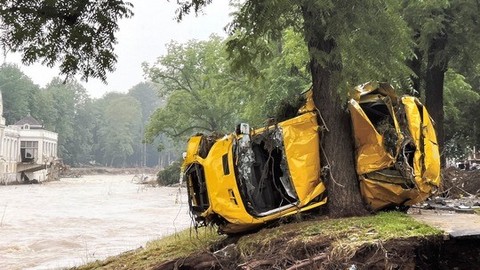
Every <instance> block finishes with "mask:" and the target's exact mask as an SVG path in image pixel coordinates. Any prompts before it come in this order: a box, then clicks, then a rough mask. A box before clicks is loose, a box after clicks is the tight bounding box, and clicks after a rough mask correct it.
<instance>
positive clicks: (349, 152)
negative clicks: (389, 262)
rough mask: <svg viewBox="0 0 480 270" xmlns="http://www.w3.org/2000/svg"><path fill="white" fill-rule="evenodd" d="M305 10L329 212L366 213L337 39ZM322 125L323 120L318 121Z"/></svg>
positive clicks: (345, 213) (336, 213)
mask: <svg viewBox="0 0 480 270" xmlns="http://www.w3.org/2000/svg"><path fill="white" fill-rule="evenodd" d="M302 9H303V16H304V24H305V25H304V27H305V33H306V34H305V36H306V41H307V42H308V48H309V52H310V55H311V62H310V71H311V74H312V81H313V96H314V101H315V105H316V106H317V108H318V109H319V111H320V114H321V115H320V118H323V120H324V121H325V124H326V128H328V131H324V132H323V134H322V137H321V150H320V152H321V161H320V162H321V166H322V168H325V166H328V170H327V173H326V174H324V179H323V180H324V181H325V184H326V186H327V191H328V204H327V207H328V212H329V215H330V216H333V217H344V216H353V215H365V214H367V213H368V212H367V211H366V208H365V205H364V203H363V201H362V197H361V195H360V189H359V184H358V179H357V174H356V171H355V163H354V146H353V139H352V136H351V127H350V117H349V115H348V113H347V112H346V110H344V109H343V106H342V105H343V102H342V99H341V98H340V95H339V93H338V91H337V89H338V83H339V80H338V78H339V75H340V73H341V69H342V68H341V65H339V64H338V63H341V58H340V55H338V54H337V55H336V56H335V47H336V43H335V40H333V39H332V38H330V39H325V37H326V35H325V33H324V32H322V26H321V24H320V22H319V21H318V20H317V18H320V17H321V16H319V14H317V13H316V12H315V11H312V9H311V8H305V7H302ZM318 52H322V53H326V54H327V55H329V57H331V58H329V59H330V60H329V61H327V62H326V63H323V62H322V63H320V62H319V61H318V60H317V59H316V58H315V57H314V56H315V55H316V54H317V53H318ZM319 123H320V124H322V121H320V122H319Z"/></svg>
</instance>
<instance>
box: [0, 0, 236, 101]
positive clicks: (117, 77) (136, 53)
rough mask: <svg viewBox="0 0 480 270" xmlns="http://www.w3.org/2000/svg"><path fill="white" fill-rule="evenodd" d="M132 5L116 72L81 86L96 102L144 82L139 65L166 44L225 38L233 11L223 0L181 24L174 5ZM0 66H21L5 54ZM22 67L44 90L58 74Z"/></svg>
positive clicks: (145, 1)
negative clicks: (212, 36) (176, 17)
mask: <svg viewBox="0 0 480 270" xmlns="http://www.w3.org/2000/svg"><path fill="white" fill-rule="evenodd" d="M130 2H132V3H133V4H134V6H135V7H134V13H135V16H134V17H133V18H130V19H125V20H122V21H121V22H120V31H119V32H118V35H117V36H118V44H117V45H116V47H115V52H116V54H117V55H118V62H117V64H116V70H115V71H114V72H113V73H110V74H108V75H107V76H108V77H107V82H108V84H107V85H105V84H103V83H102V82H101V81H100V80H97V79H89V81H88V83H85V82H82V84H83V85H84V86H85V88H86V89H87V91H88V93H89V94H90V96H91V97H94V98H98V97H101V96H102V95H104V94H105V93H107V92H110V91H116V92H126V91H128V90H129V89H130V88H131V87H132V86H134V85H136V84H137V83H139V82H142V81H144V77H143V72H142V69H141V63H143V62H149V63H153V62H154V61H155V60H156V59H157V58H158V57H159V56H161V55H163V54H165V53H166V49H165V44H167V43H169V42H170V41H171V40H176V41H179V42H186V41H188V40H191V39H197V40H205V39H208V37H209V36H210V35H211V34H213V33H216V34H218V35H221V36H226V34H225V32H224V30H223V28H224V27H225V25H226V24H227V23H228V22H229V21H230V18H229V13H230V12H231V11H232V9H231V8H230V7H229V6H228V2H229V1H226V0H217V1H213V3H212V4H211V5H210V6H208V7H207V8H206V9H205V11H204V14H205V15H199V16H198V17H195V15H193V14H191V15H189V16H187V17H186V18H185V19H184V20H183V21H182V22H180V23H177V22H176V21H175V20H174V16H175V10H176V8H177V4H176V1H169V2H167V1H165V0H130ZM0 62H14V63H18V64H20V56H19V55H15V54H8V55H7V56H6V57H2V58H1V60H0ZM20 66H21V69H22V71H23V72H24V73H25V74H26V75H27V76H29V77H30V78H31V79H32V80H33V81H34V83H36V84H38V85H40V86H42V87H43V86H45V85H46V84H47V83H48V82H50V80H51V79H52V78H53V77H55V76H57V75H58V74H59V71H58V69H57V68H53V69H50V68H47V67H44V66H41V65H40V64H35V65H31V66H22V65H20Z"/></svg>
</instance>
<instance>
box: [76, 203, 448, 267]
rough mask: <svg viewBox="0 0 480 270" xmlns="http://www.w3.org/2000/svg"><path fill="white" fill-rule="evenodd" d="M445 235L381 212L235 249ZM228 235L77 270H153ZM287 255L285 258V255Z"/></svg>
mask: <svg viewBox="0 0 480 270" xmlns="http://www.w3.org/2000/svg"><path fill="white" fill-rule="evenodd" d="M439 235H443V232H442V231H440V230H438V229H435V228H432V227H430V226H428V225H426V224H423V223H420V222H418V221H416V220H414V219H413V218H411V217H409V216H408V215H406V214H404V213H399V212H382V213H379V214H377V215H372V216H366V217H352V218H342V219H327V218H324V217H322V218H320V219H317V220H309V221H303V222H294V223H289V224H284V225H282V226H278V227H275V228H270V229H262V230H260V231H259V232H257V233H254V234H248V235H244V236H242V237H240V238H239V240H238V242H237V244H236V250H237V251H238V252H239V253H238V254H240V256H241V259H240V260H242V261H244V260H246V261H248V260H249V258H251V257H252V256H255V255H256V254H258V253H259V252H262V253H269V252H270V255H275V256H277V257H282V256H288V255H285V254H290V253H291V251H295V250H298V249H299V247H300V248H302V247H307V246H315V245H318V244H323V245H325V246H326V247H327V249H328V250H329V253H330V255H331V256H334V257H335V256H337V257H340V256H343V257H347V258H348V257H350V256H353V254H355V251H356V250H357V249H358V248H359V247H361V246H363V245H369V244H372V245H377V246H381V245H382V243H385V242H386V241H388V240H391V239H399V238H400V239H402V238H410V237H419V238H426V237H429V236H439ZM225 238H226V236H219V235H218V234H217V233H216V231H215V230H214V229H213V228H206V229H205V228H203V229H199V231H198V234H197V233H196V232H195V231H194V230H185V231H182V232H180V233H178V234H175V235H172V236H168V237H165V238H163V239H160V240H156V241H152V242H150V243H148V244H147V245H146V247H145V248H142V249H138V250H134V251H130V252H126V253H124V254H120V255H118V256H115V257H110V258H108V259H106V260H104V261H96V262H92V263H89V264H87V265H84V266H81V267H78V268H76V269H82V270H86V269H151V268H153V267H154V266H156V265H159V264H160V263H162V262H165V261H168V260H173V259H177V258H182V257H186V256H188V255H190V254H193V253H199V252H202V251H208V250H209V248H210V247H211V246H212V245H213V244H214V243H218V242H219V241H221V240H223V239H225ZM282 254H283V255H282Z"/></svg>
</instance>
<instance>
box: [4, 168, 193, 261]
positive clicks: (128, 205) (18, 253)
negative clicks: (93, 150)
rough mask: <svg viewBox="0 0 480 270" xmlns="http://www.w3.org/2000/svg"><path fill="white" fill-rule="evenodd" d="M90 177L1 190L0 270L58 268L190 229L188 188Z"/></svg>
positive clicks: (127, 178) (117, 177)
mask: <svg viewBox="0 0 480 270" xmlns="http://www.w3.org/2000/svg"><path fill="white" fill-rule="evenodd" d="M132 177H133V176H132V175H90V176H83V177H81V178H63V179H61V180H60V181H55V182H49V183H44V184H40V185H18V186H0V268H1V269H63V268H66V267H73V266H76V265H80V264H84V263H86V262H90V261H94V260H97V259H104V258H106V257H108V256H111V255H116V254H118V253H121V252H123V251H127V250H131V249H135V248H138V247H141V246H144V245H145V243H146V242H148V241H150V240H154V239H157V238H160V237H162V236H165V235H169V234H172V233H175V232H176V231H179V230H182V229H185V228H188V227H189V225H190V223H191V222H190V217H189V215H188V204H187V200H186V190H185V189H179V188H172V187H148V186H145V185H139V184H135V183H132V181H131V180H132Z"/></svg>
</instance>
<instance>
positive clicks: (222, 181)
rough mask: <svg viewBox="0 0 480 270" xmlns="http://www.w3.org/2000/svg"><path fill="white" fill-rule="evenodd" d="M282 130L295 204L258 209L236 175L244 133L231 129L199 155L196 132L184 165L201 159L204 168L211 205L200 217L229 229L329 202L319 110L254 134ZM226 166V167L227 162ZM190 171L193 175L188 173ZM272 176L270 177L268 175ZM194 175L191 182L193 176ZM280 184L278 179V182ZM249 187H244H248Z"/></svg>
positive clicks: (237, 229) (242, 228) (192, 192)
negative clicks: (251, 205)
mask: <svg viewBox="0 0 480 270" xmlns="http://www.w3.org/2000/svg"><path fill="white" fill-rule="evenodd" d="M276 129H277V130H281V136H282V140H283V151H284V155H285V160H286V166H287V167H288V173H289V176H290V180H291V184H292V186H293V189H294V192H295V195H296V199H295V201H294V202H292V203H291V204H286V205H281V206H279V207H277V208H273V209H271V210H268V211H265V212H259V213H255V212H254V211H253V210H250V211H249V210H248V209H249V202H246V197H247V196H246V195H245V194H242V189H241V188H240V186H241V184H240V183H239V180H238V170H239V168H238V167H239V165H238V162H239V157H238V156H235V155H236V154H235V149H236V147H238V146H237V145H238V144H239V143H240V140H241V139H242V135H235V134H230V135H228V136H225V137H224V138H221V139H218V140H216V142H215V143H214V144H213V145H212V147H211V148H210V150H209V152H208V155H207V156H206V157H205V158H201V157H200V155H199V149H200V143H201V136H200V139H199V137H198V136H197V137H192V138H191V139H190V140H189V142H188V145H187V153H186V157H185V160H184V163H183V165H182V167H183V168H184V170H186V169H187V168H188V167H189V166H191V164H199V165H201V168H203V170H204V181H205V187H206V190H207V194H208V200H209V201H208V208H207V209H204V210H203V211H201V212H200V213H198V214H199V215H200V216H201V218H199V219H201V220H202V221H204V222H207V223H208V222H215V220H216V219H219V218H221V219H222V220H224V222H218V225H219V227H220V230H221V231H222V232H227V233H236V232H240V231H245V230H248V229H251V228H254V227H256V226H259V225H262V224H264V223H266V222H268V221H271V220H274V219H278V218H280V217H284V216H288V215H291V214H295V213H298V212H301V211H305V210H309V209H311V208H315V207H318V206H320V205H323V204H325V203H326V198H324V197H323V196H322V195H323V193H324V192H325V185H324V183H323V182H322V181H321V179H320V171H321V170H320V160H319V135H318V124H317V120H316V114H315V113H314V112H306V113H304V114H302V115H300V116H297V117H294V118H292V119H288V120H286V121H284V122H280V123H278V125H276V126H270V127H268V128H263V129H258V130H255V131H253V132H252V137H255V136H258V137H261V136H263V134H265V133H267V132H273V131H274V130H276ZM225 166H228V169H226V168H224V167H225ZM188 177H189V176H188V174H187V179H186V181H187V187H188V189H189V194H190V195H189V197H190V203H191V204H192V205H193V207H196V206H199V202H198V199H197V197H198V196H195V195H196V194H195V190H194V188H192V186H191V184H189V183H191V180H192V179H189V178H188ZM190 177H191V175H190ZM265 180H266V181H273V180H272V179H265ZM189 181H190V182H189ZM277 184H278V185H280V183H277ZM244 193H245V192H244Z"/></svg>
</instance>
